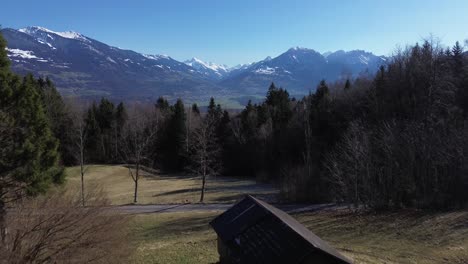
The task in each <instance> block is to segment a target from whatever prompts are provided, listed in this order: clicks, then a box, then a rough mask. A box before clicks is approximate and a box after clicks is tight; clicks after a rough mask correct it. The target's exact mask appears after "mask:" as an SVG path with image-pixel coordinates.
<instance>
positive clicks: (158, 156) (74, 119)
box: [0, 41, 468, 208]
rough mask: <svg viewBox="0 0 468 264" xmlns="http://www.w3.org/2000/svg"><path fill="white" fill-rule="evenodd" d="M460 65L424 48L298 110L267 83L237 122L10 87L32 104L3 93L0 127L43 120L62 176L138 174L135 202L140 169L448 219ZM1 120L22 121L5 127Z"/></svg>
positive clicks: (217, 115) (460, 200)
mask: <svg viewBox="0 0 468 264" xmlns="http://www.w3.org/2000/svg"><path fill="white" fill-rule="evenodd" d="M467 65H468V60H467V57H466V54H465V53H464V51H463V48H462V47H461V46H460V45H459V43H458V42H457V43H456V44H455V46H454V47H452V48H450V49H441V48H440V46H438V45H437V43H432V42H430V41H425V42H424V43H423V44H422V45H419V44H416V45H415V46H412V47H409V48H407V49H405V50H401V51H398V52H397V53H396V54H395V55H394V56H393V57H392V59H390V60H389V61H388V63H387V64H386V65H383V66H382V67H381V68H380V70H379V71H378V73H377V74H376V75H375V76H373V77H368V76H367V77H366V76H363V77H361V78H357V79H355V80H346V81H343V82H336V83H330V84H327V83H326V82H325V81H322V82H320V83H319V84H318V86H317V89H316V90H315V92H314V93H310V94H309V95H308V96H305V97H303V98H300V99H296V98H292V97H291V96H290V95H289V93H288V91H287V90H286V89H283V88H280V87H276V86H275V85H274V84H272V85H271V86H270V87H269V89H268V93H267V94H266V99H265V101H264V102H262V103H260V104H252V103H250V102H249V103H248V104H247V106H246V107H245V109H243V110H242V111H241V112H240V113H233V112H229V111H227V110H224V109H222V107H221V106H220V105H219V104H216V102H215V100H214V99H213V98H212V99H211V100H210V103H209V106H208V108H207V110H206V112H203V113H202V112H200V110H199V108H198V106H197V105H196V104H194V105H192V106H190V107H188V106H186V105H184V103H183V101H182V100H180V99H179V100H177V101H176V102H175V103H174V104H172V105H171V104H170V103H169V102H168V101H167V100H166V99H164V98H159V99H158V100H157V101H156V102H155V103H154V104H153V105H148V104H145V105H142V104H129V103H127V104H124V103H119V104H115V103H114V102H111V101H109V100H107V99H102V100H101V101H99V102H95V103H92V104H91V105H85V104H80V103H76V102H75V103H64V102H63V100H62V98H61V97H60V95H59V94H58V93H57V91H56V89H55V87H54V86H53V84H52V83H51V81H50V80H47V79H46V80H42V79H39V80H34V79H33V78H32V77H31V76H27V77H25V78H23V79H19V78H18V77H15V78H16V79H15V78H13V79H14V80H16V82H17V83H18V84H17V87H18V88H17V91H16V90H15V93H19V92H20V91H23V90H24V89H26V88H24V89H23V90H22V89H21V88H20V87H23V86H25V84H27V85H26V86H27V87H29V88H27V89H29V90H31V91H29V90H28V91H29V93H31V99H30V100H29V101H24V99H21V100H20V98H22V97H23V96H17V95H16V96H15V95H13V94H12V93H11V92H9V91H8V90H5V89H3V90H2V91H1V92H2V93H6V94H11V95H9V96H8V97H5V96H2V97H1V98H2V99H3V98H8V99H3V100H9V101H8V104H5V103H3V102H5V101H3V102H2V112H0V118H3V120H4V121H3V124H10V123H12V124H13V123H15V122H14V121H10V119H11V118H12V116H19V117H20V118H24V120H26V121H27V122H30V121H28V120H29V119H30V118H32V117H30V116H29V115H30V114H31V113H27V111H33V112H35V113H36V114H38V115H41V116H40V119H41V120H45V121H41V122H43V125H44V126H47V128H46V129H45V130H43V131H46V132H45V135H46V137H47V138H50V139H49V140H50V142H48V143H47V144H45V143H44V144H43V145H44V146H47V147H48V148H47V151H50V153H52V154H50V156H51V157H50V159H48V160H47V161H48V162H49V164H52V163H54V162H56V159H57V158H58V154H57V155H56V154H55V153H56V152H58V153H60V157H61V159H60V160H61V164H62V165H67V166H68V165H76V164H80V163H81V164H89V163H116V164H117V163H118V164H122V163H123V164H128V165H129V166H131V167H132V168H135V170H133V171H132V170H130V173H131V176H132V179H133V180H134V182H135V202H136V201H137V190H138V179H139V168H140V167H141V166H145V167H149V168H154V169H159V170H162V171H164V172H188V173H193V174H196V175H201V176H203V183H205V179H206V176H209V175H217V174H219V175H235V176H245V177H255V178H256V179H258V180H261V181H270V182H274V183H276V184H278V185H279V186H280V188H281V193H282V195H283V196H284V197H285V198H287V199H289V200H292V201H308V202H329V201H334V202H345V203H351V204H356V205H364V206H366V207H371V208H401V207H418V208H427V207H432V208H452V207H460V206H466V204H467V201H468V194H467V193H466V190H467V189H468V173H467V166H466V164H468V163H467V155H466V153H467V151H468V149H467V147H468V138H467V135H468V134H467V126H466V124H467V114H468V66H467ZM9 81H10V82H11V80H9ZM32 90H34V91H32ZM13 98H16V99H13ZM24 98H27V97H24ZM14 100H17V101H18V102H16V101H14ZM33 101H34V102H33ZM3 104H4V105H5V106H4V105H3ZM20 104H24V105H25V106H24V107H17V106H20ZM7 105H9V107H6V106H7ZM32 105H34V109H33V108H31V107H32ZM20 108H21V109H20ZM39 108H41V109H42V110H38V109H39ZM6 109H9V110H8V111H16V112H21V111H24V113H16V112H15V113H11V114H9V115H8V116H5V114H4V112H7V110H6ZM12 109H14V110H12ZM41 111H42V112H43V115H44V116H42V114H40V113H41ZM35 118H36V117H35ZM38 118H39V117H38ZM44 122H45V123H44ZM20 123H21V122H20ZM3 127H6V125H2V129H5V128H3ZM41 131H42V130H41ZM47 131H50V132H47ZM30 135H33V134H29V133H25V137H26V136H28V137H29V136H30ZM49 135H50V136H49ZM41 136H42V137H44V135H43V134H41ZM34 137H39V135H37V136H34ZM56 139H57V140H56ZM14 140H16V138H15V139H14ZM23 141H27V142H28V143H29V144H32V145H34V144H35V143H36V142H41V141H37V140H36V139H31V140H29V139H24V140H23ZM58 142H59V143H60V144H58ZM44 151H45V150H44ZM2 158H3V157H2ZM2 162H3V161H2ZM0 164H5V162H3V163H0ZM54 164H55V163H54ZM2 166H3V165H2ZM54 166H55V165H54ZM54 168H56V166H55V167H54ZM59 170H60V169H58V171H59ZM54 171H55V170H54ZM58 175H60V173H57V176H54V177H53V178H54V179H56V181H59V179H60V177H59V176H58ZM201 200H203V194H202V197H201Z"/></svg>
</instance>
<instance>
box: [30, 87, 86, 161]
mask: <svg viewBox="0 0 468 264" xmlns="http://www.w3.org/2000/svg"><path fill="white" fill-rule="evenodd" d="M37 84H38V88H37V89H38V91H39V93H40V95H41V98H42V103H43V108H44V111H45V114H46V116H47V119H48V120H49V123H50V126H51V129H52V133H53V135H54V137H55V138H57V139H58V140H59V152H60V156H61V160H62V162H63V164H64V165H67V166H70V165H74V164H76V162H77V160H76V157H75V155H74V151H73V147H74V144H75V143H74V142H73V135H72V134H73V132H72V131H71V130H70V124H71V123H72V122H73V120H72V117H71V115H70V113H69V111H68V108H67V106H66V105H65V103H64V102H63V99H62V96H61V95H60V93H59V92H58V91H57V89H56V88H55V85H54V84H53V83H52V81H51V80H50V79H49V78H46V79H45V80H43V79H42V78H39V79H38V81H37Z"/></svg>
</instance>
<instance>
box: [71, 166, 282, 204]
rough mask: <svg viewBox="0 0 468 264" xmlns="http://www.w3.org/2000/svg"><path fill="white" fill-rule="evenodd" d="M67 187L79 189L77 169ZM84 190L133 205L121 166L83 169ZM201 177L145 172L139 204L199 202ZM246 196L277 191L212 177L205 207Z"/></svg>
mask: <svg viewBox="0 0 468 264" xmlns="http://www.w3.org/2000/svg"><path fill="white" fill-rule="evenodd" d="M66 173H67V180H68V182H67V186H68V187H69V188H75V187H77V186H79V185H80V174H79V167H71V168H67V170H66ZM85 183H86V186H95V185H99V186H101V187H102V188H103V189H104V191H105V192H106V193H107V197H108V198H109V199H110V201H111V203H112V204H113V205H122V204H130V203H132V201H133V191H134V185H133V181H132V179H131V177H130V175H129V173H128V169H127V168H125V167H123V166H108V165H91V166H88V167H87V169H86V174H85ZM200 187H201V178H200V177H187V176H175V175H153V174H150V173H148V172H145V173H144V177H142V178H140V181H139V190H138V203H139V204H175V203H187V202H189V203H194V202H198V201H199V199H200ZM246 194H255V195H257V196H259V197H261V198H264V199H267V200H271V199H275V197H276V196H277V194H278V191H277V190H275V189H274V188H272V187H271V186H269V185H266V184H257V183H256V182H255V181H252V180H246V179H240V178H233V177H224V176H223V177H214V178H208V180H207V192H206V193H205V203H233V202H235V201H237V200H238V199H241V198H242V197H243V196H244V195H246Z"/></svg>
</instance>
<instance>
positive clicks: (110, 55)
mask: <svg viewBox="0 0 468 264" xmlns="http://www.w3.org/2000/svg"><path fill="white" fill-rule="evenodd" d="M1 32H2V34H3V36H4V37H5V39H6V40H7V43H8V44H7V50H8V56H9V58H10V60H11V61H12V69H13V71H15V72H17V73H19V74H26V73H29V72H31V73H33V74H34V75H36V76H42V77H44V76H47V77H49V78H50V79H52V80H53V81H54V82H55V83H56V85H57V87H58V89H59V91H60V92H61V93H62V94H63V95H65V96H80V97H87V98H99V97H102V96H106V97H109V98H111V99H112V98H114V99H118V100H122V99H126V100H154V99H155V98H157V97H159V96H165V97H167V98H168V99H170V100H171V99H174V98H178V97H180V98H183V99H185V100H186V101H188V102H190V101H201V100H206V98H209V97H210V96H215V97H222V98H226V99H227V100H234V101H236V100H237V101H239V102H240V100H241V99H240V98H245V97H255V96H264V95H265V93H266V91H267V89H268V87H269V85H270V83H271V82H275V84H277V85H278V86H282V87H284V88H286V89H288V90H289V91H290V93H291V94H293V95H303V94H307V93H308V92H309V91H313V90H314V89H315V87H316V85H317V83H318V82H319V81H320V80H321V79H326V80H327V81H336V80H340V79H344V78H356V77H357V76H359V75H360V74H363V73H370V74H372V73H374V72H375V71H377V69H378V67H380V66H381V65H383V64H385V62H386V60H387V58H386V57H384V56H377V55H374V54H372V53H370V52H366V51H363V50H354V51H348V52H345V51H336V52H327V53H324V54H321V53H319V52H317V51H314V50H313V49H308V48H300V47H295V48H291V49H289V50H287V51H286V52H284V53H282V54H280V55H279V56H277V57H274V58H272V57H267V58H265V59H264V60H262V61H259V62H253V63H248V64H243V65H237V66H235V67H228V66H226V65H220V64H215V63H212V62H204V61H202V60H200V59H197V58H192V59H190V60H187V61H184V62H180V61H177V60H175V59H173V58H171V57H170V56H167V55H148V54H141V53H138V52H135V51H131V50H125V49H120V48H116V47H112V46H110V45H107V44H105V43H102V42H100V41H98V40H95V39H92V38H89V37H87V36H84V35H82V34H80V33H77V32H73V31H67V32H56V31H52V30H49V29H46V28H43V27H27V28H22V29H11V28H5V29H2V31H1Z"/></svg>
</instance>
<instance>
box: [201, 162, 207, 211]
mask: <svg viewBox="0 0 468 264" xmlns="http://www.w3.org/2000/svg"><path fill="white" fill-rule="evenodd" d="M205 182H206V169H205V168H203V177H202V189H201V195H200V203H203V199H204V198H205Z"/></svg>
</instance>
